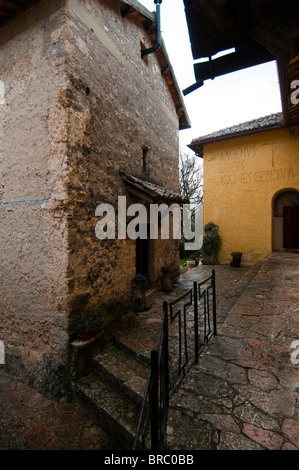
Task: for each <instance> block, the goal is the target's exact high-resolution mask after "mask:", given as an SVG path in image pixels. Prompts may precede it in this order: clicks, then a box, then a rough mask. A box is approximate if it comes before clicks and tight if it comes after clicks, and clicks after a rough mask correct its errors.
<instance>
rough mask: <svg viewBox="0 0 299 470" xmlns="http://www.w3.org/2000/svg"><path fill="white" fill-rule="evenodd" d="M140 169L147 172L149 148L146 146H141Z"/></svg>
mask: <svg viewBox="0 0 299 470" xmlns="http://www.w3.org/2000/svg"><path fill="white" fill-rule="evenodd" d="M142 170H143V173H146V174H148V173H149V148H148V147H146V146H143V147H142Z"/></svg>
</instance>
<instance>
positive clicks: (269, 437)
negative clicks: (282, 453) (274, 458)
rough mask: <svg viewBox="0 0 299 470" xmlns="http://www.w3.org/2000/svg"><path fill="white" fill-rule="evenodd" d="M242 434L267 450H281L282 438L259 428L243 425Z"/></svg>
mask: <svg viewBox="0 0 299 470" xmlns="http://www.w3.org/2000/svg"><path fill="white" fill-rule="evenodd" d="M243 433H244V434H245V435H246V436H248V437H250V439H252V440H253V441H256V442H257V443H259V444H260V445H262V446H263V447H265V448H266V449H268V450H279V449H281V446H282V443H283V438H282V437H281V436H279V435H278V434H276V433H274V432H272V431H269V430H266V429H262V428H259V427H257V426H254V425H253V424H245V425H244V427H243Z"/></svg>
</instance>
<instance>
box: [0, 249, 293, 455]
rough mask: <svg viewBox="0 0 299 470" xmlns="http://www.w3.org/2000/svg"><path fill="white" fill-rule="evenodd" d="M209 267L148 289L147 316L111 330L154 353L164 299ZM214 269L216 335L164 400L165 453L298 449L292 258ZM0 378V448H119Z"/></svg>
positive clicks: (80, 418) (66, 407) (78, 415)
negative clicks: (163, 287)
mask: <svg viewBox="0 0 299 470" xmlns="http://www.w3.org/2000/svg"><path fill="white" fill-rule="evenodd" d="M211 268H212V267H211V266H199V267H196V268H193V269H189V270H188V271H187V272H186V273H184V274H183V275H182V276H180V278H179V280H178V281H177V282H176V284H175V289H174V291H173V292H172V293H170V294H165V293H162V292H157V291H156V292H154V293H153V294H152V295H150V296H149V297H148V301H149V302H150V303H151V304H152V307H151V309H150V310H148V311H147V312H144V313H139V314H135V313H132V314H129V315H127V316H126V317H125V318H124V319H123V321H122V322H121V323H120V325H119V327H117V328H115V331H114V333H115V334H119V335H122V336H126V337H127V338H126V339H127V342H131V343H132V344H134V346H135V348H137V349H138V348H139V349H140V351H141V350H142V349H145V348H147V349H148V348H152V347H155V344H156V340H157V335H158V333H159V331H160V325H161V305H162V301H163V300H164V299H165V300H171V299H173V298H175V297H176V296H177V295H179V294H180V293H181V292H183V291H184V290H186V289H188V288H189V287H190V285H191V284H192V281H193V280H197V281H200V280H202V279H205V278H206V277H207V275H208V274H209V273H210V272H211ZM213 268H215V271H216V289H217V312H218V318H219V325H218V335H217V337H215V338H213V340H212V343H211V344H210V345H209V346H208V347H207V348H205V350H204V352H203V354H202V356H201V358H200V361H199V363H198V365H197V366H195V367H194V368H193V369H192V370H191V372H190V373H189V375H188V376H187V377H186V378H185V380H184V381H183V384H182V386H181V389H180V390H179V391H178V392H177V393H176V394H175V395H174V396H173V397H172V399H171V403H170V405H171V408H170V412H169V422H168V446H169V448H170V449H173V450H212V449H214V450H217V449H218V450H222V449H229V450H243V449H248V450H260V449H261V450H262V449H267V450H278V449H283V450H299V369H298V365H296V364H294V363H293V362H292V361H291V354H292V352H294V350H293V349H292V343H293V341H295V340H298V339H299V292H298V285H299V254H298V253H274V254H273V255H272V256H271V257H270V258H269V259H268V260H266V261H264V262H259V263H256V264H255V265H254V266H252V267H247V266H244V267H241V268H238V269H233V268H231V267H230V266H224V265H219V266H213ZM293 357H294V356H293ZM0 367H3V366H0ZM0 374H1V375H0V429H1V431H0V449H67V450H72V449H105V450H117V449H118V443H116V442H113V440H112V439H111V438H110V437H109V436H108V435H107V433H106V432H105V431H103V430H102V429H101V428H99V427H98V426H96V425H95V424H94V423H93V422H91V421H90V419H89V418H86V416H85V415H84V414H83V413H82V412H81V410H80V409H79V408H78V407H77V406H75V405H74V404H72V403H61V404H57V403H53V402H51V401H49V400H47V399H46V398H44V397H42V396H41V395H40V394H39V393H37V392H36V391H34V390H31V389H30V388H29V387H27V386H26V385H24V384H22V383H21V382H19V381H17V380H14V379H13V378H9V377H7V376H5V374H4V373H3V371H1V369H0Z"/></svg>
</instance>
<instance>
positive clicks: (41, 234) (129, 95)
mask: <svg viewBox="0 0 299 470" xmlns="http://www.w3.org/2000/svg"><path fill="white" fill-rule="evenodd" d="M26 4H27V7H26ZM153 6H154V4H153ZM0 19H1V27H0V84H1V89H0V93H1V96H0V98H1V99H0V112H1V120H0V135H1V142H0V171H1V178H0V211H1V229H0V230H1V237H0V239H1V244H0V251H1V256H0V259H1V288H0V315H1V329H0V340H1V341H3V343H4V344H5V361H6V367H7V369H8V370H9V371H10V372H12V373H14V374H18V375H19V376H21V378H23V379H24V380H26V381H29V382H30V383H32V384H33V385H34V386H35V387H37V388H39V389H40V390H42V391H44V392H45V393H48V394H49V395H51V396H54V397H57V398H59V397H60V396H62V395H63V394H64V387H65V385H66V382H67V372H68V361H69V357H68V346H69V340H70V338H72V337H73V336H74V334H75V332H76V328H77V327H78V324H79V325H80V323H81V326H82V324H83V323H84V322H85V320H86V322H88V319H90V322H91V323H92V322H93V319H94V318H95V319H96V322H97V326H99V325H100V326H102V327H104V326H105V325H106V324H107V323H109V322H110V321H112V320H115V319H116V318H117V315H118V314H119V313H120V312H122V311H123V310H124V309H126V308H128V307H129V305H130V299H131V289H132V283H131V280H132V278H133V277H134V276H135V274H136V273H138V272H142V274H145V275H147V277H148V278H149V281H150V283H151V285H154V286H155V285H157V284H158V282H159V275H160V268H161V266H162V265H168V266H169V267H170V268H171V269H173V270H174V269H176V268H177V266H178V256H179V255H178V241H177V240H159V239H157V240H150V241H149V242H148V243H145V242H144V243H142V244H141V243H139V242H138V241H136V240H132V239H129V238H126V239H118V238H117V237H116V238H115V239H113V240H110V239H106V240H99V239H98V238H97V237H96V235H95V227H96V224H97V222H98V221H99V218H98V217H97V216H96V215H95V212H96V208H97V206H99V205H100V204H103V203H106V204H107V203H108V204H111V205H113V206H114V207H117V202H118V196H126V197H127V205H129V204H132V203H134V202H142V203H146V204H148V203H150V202H157V203H160V202H166V203H169V202H174V201H176V202H180V203H181V202H182V199H181V198H180V196H179V195H178V180H179V170H178V154H179V142H178V133H179V129H184V128H188V127H189V121H188V116H187V114H186V111H185V107H184V103H183V100H182V97H181V94H180V91H179V89H178V86H177V83H176V80H175V76H174V74H173V70H172V67H171V64H170V63H169V59H168V57H167V52H166V50H165V47H164V44H163V41H162V44H161V47H159V48H158V50H156V52H154V53H151V54H148V55H144V56H142V54H141V51H142V50H145V49H147V48H150V47H152V46H153V45H155V43H156V41H157V31H156V21H155V19H156V16H155V13H150V12H149V11H148V10H146V9H145V8H144V7H142V6H141V5H140V4H139V3H138V2H137V1H136V0H122V1H120V0H56V1H54V2H48V1H43V0H41V1H30V2H26V1H25V0H22V1H21V0H20V1H17V0H14V2H9V1H5V2H3V1H0Z"/></svg>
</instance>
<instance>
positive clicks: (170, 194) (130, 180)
mask: <svg viewBox="0 0 299 470" xmlns="http://www.w3.org/2000/svg"><path fill="white" fill-rule="evenodd" d="M121 177H122V179H123V181H124V182H125V183H127V184H129V185H132V186H134V187H135V188H137V189H139V190H140V191H141V192H144V193H146V194H147V195H148V196H150V197H152V198H153V199H162V200H166V201H169V202H173V203H174V202H177V203H181V204H187V203H189V199H188V198H186V197H185V196H182V195H181V194H178V193H176V192H174V191H172V190H171V189H167V188H165V187H163V186H158V185H157V184H155V183H151V182H150V181H146V180H142V179H140V178H137V177H136V176H132V175H128V174H125V173H121Z"/></svg>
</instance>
